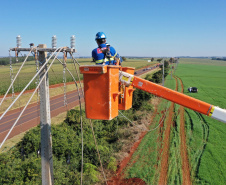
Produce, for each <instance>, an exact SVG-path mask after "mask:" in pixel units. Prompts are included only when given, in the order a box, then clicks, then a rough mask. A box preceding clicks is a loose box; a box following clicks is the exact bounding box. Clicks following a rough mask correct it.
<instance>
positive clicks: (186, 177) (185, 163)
mask: <svg viewBox="0 0 226 185" xmlns="http://www.w3.org/2000/svg"><path fill="white" fill-rule="evenodd" d="M178 79H179V81H180V84H181V93H183V92H184V86H183V83H182V80H181V79H180V78H178ZM180 139H181V159H182V178H183V181H182V182H183V184H184V185H190V184H192V183H191V178H190V177H191V176H190V170H189V160H188V153H187V145H186V135H185V122H184V107H183V106H180Z"/></svg>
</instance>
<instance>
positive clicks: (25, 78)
mask: <svg viewBox="0 0 226 185" xmlns="http://www.w3.org/2000/svg"><path fill="white" fill-rule="evenodd" d="M78 62H79V63H80V64H81V65H94V63H91V58H80V59H78ZM156 63H157V62H151V63H148V62H147V59H127V60H126V61H125V62H123V63H122V66H123V67H135V68H136V69H138V68H142V67H144V66H147V65H154V64H156ZM20 66H21V63H16V64H13V73H14V76H15V75H16V73H17V71H18V70H19V68H20ZM67 67H68V68H69V70H70V71H71V72H72V73H73V75H74V76H75V78H76V80H78V78H77V75H76V70H75V67H74V64H73V61H72V60H68V61H67ZM77 69H78V67H77ZM35 72H36V65H35V61H29V62H26V64H25V65H24V67H23V69H22V70H21V72H20V75H19V76H18V78H17V80H16V82H15V85H14V91H15V92H19V91H21V90H22V89H23V88H24V87H25V85H26V84H27V83H28V82H29V81H30V79H31V78H32V77H33V76H34V75H35ZM66 78H67V82H71V81H73V79H72V77H71V76H70V75H69V74H68V73H67V72H66ZM80 78H81V79H82V75H80ZM0 79H1V80H0V95H3V94H4V93H5V92H6V91H7V89H8V87H9V85H10V81H11V80H10V69H9V65H6V66H0ZM35 82H36V80H34V82H33V83H32V84H31V85H30V86H29V87H28V89H34V88H35ZM49 82H50V85H53V84H58V83H62V82H63V67H62V65H61V64H60V63H59V62H58V61H57V60H56V61H55V62H54V64H53V65H52V67H51V69H50V70H49Z"/></svg>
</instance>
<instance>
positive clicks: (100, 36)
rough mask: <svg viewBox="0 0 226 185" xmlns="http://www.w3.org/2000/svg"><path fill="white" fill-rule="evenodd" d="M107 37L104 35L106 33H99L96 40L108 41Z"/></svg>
mask: <svg viewBox="0 0 226 185" xmlns="http://www.w3.org/2000/svg"><path fill="white" fill-rule="evenodd" d="M106 38H107V37H106V35H105V34H104V32H98V33H97V34H96V39H95V40H98V39H106Z"/></svg>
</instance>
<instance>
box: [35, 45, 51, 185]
mask: <svg viewBox="0 0 226 185" xmlns="http://www.w3.org/2000/svg"><path fill="white" fill-rule="evenodd" d="M38 47H39V48H46V45H45V44H39V46H38ZM46 57H47V53H46V52H44V51H39V61H40V63H39V66H40V67H41V66H42V65H43V64H44V63H45V62H46ZM46 70H47V66H46V67H45V68H44V69H43V70H42V71H41V72H40V79H41V78H42V77H43V75H44V74H45V71H46ZM40 124H41V163H42V185H53V184H54V181H53V158H52V136H51V118H50V101H49V78H48V73H47V74H46V76H45V78H44V80H43V81H42V83H41V85H40Z"/></svg>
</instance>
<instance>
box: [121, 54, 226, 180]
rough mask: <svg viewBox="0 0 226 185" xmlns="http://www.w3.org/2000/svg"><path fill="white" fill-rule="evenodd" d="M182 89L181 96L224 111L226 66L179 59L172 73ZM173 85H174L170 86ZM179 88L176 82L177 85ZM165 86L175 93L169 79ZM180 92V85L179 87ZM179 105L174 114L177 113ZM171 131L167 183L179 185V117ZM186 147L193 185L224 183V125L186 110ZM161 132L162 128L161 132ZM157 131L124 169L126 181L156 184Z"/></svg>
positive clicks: (165, 105) (225, 63)
mask: <svg viewBox="0 0 226 185" xmlns="http://www.w3.org/2000/svg"><path fill="white" fill-rule="evenodd" d="M174 74H175V75H176V76H178V77H179V78H180V79H181V80H182V81H183V85H184V93H185V94H187V95H189V96H192V97H194V98H197V99H200V100H203V101H205V102H207V103H210V104H213V105H215V106H219V107H221V108H224V109H225V108H226V80H225V79H226V62H225V61H217V60H211V59H196V58H194V59H193V58H192V59H190V58H186V59H184V58H182V59H180V60H179V64H178V66H177V69H176V70H175V73H174ZM173 81H174V82H173ZM178 84H179V81H178ZM165 85H166V86H167V87H169V88H171V89H175V80H171V77H170V75H169V76H168V77H167V78H166V82H165ZM178 87H179V89H178V91H180V85H179V86H178ZM188 87H197V88H198V93H189V92H188V91H187V88H188ZM168 104H169V103H168V101H166V100H163V101H162V102H161V104H160V105H159V107H158V113H159V115H157V116H156V118H155V120H154V121H153V122H152V123H151V127H154V126H153V125H157V124H158V121H159V118H160V117H161V116H160V115H161V114H160V113H161V111H162V110H164V109H166V108H167V106H169V105H168ZM178 109H179V106H178V105H175V107H174V112H175V113H177V112H178ZM174 119H175V123H174V124H175V126H174V127H171V135H170V151H169V160H168V165H169V166H168V175H167V177H168V178H167V179H168V183H167V184H182V170H181V169H182V164H181V157H180V155H181V154H180V142H181V141H180V136H179V131H180V124H179V123H180V114H179V115H177V117H176V118H174ZM185 127H186V143H187V151H188V157H189V164H190V174H191V181H192V183H193V184H225V182H226V174H225V170H226V150H225V148H226V147H225V146H226V125H225V124H224V123H222V122H219V121H217V120H213V119H211V118H209V117H207V116H204V115H201V114H199V113H197V112H195V111H192V110H190V109H187V108H185ZM163 129H164V128H163ZM159 132H160V131H157V130H156V131H153V132H149V133H148V134H147V135H146V136H145V137H144V139H143V141H142V142H141V144H140V146H139V147H138V150H137V151H136V152H135V153H134V155H133V159H132V161H131V164H130V165H129V167H128V168H127V169H126V171H125V173H126V177H127V178H132V177H138V178H141V179H143V180H145V181H146V182H147V183H148V184H156V183H158V178H159V168H158V166H159V164H160V161H159V160H160V159H161V158H159V156H158V155H159V154H158V153H157V150H158V148H159V147H160V148H161V146H158V145H159V144H158V142H157V141H158V140H159V138H158V135H159Z"/></svg>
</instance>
